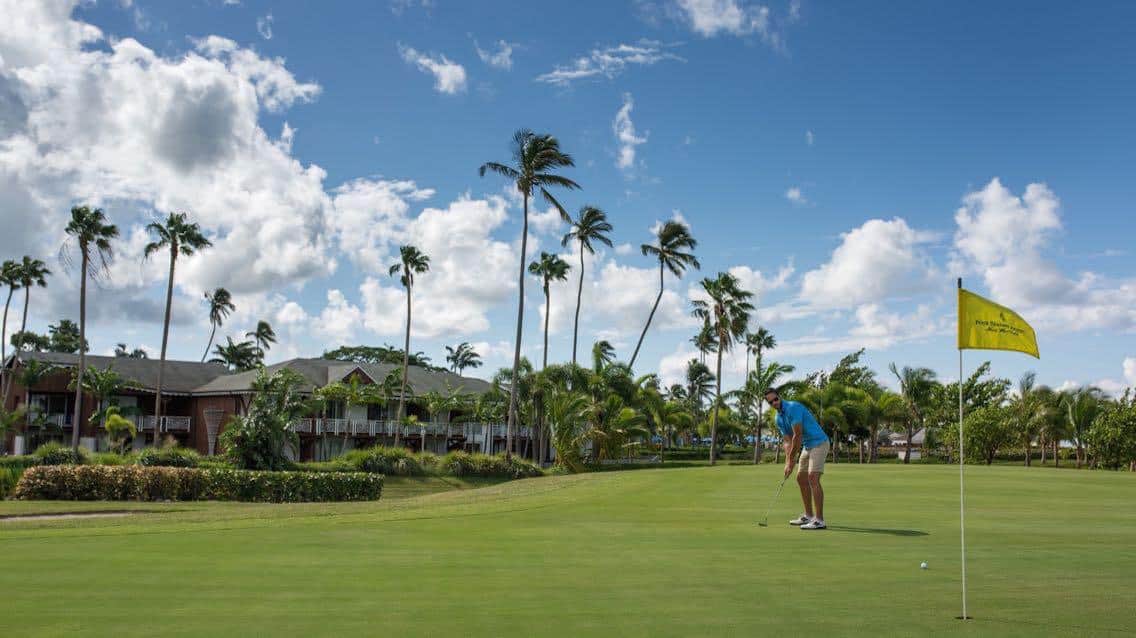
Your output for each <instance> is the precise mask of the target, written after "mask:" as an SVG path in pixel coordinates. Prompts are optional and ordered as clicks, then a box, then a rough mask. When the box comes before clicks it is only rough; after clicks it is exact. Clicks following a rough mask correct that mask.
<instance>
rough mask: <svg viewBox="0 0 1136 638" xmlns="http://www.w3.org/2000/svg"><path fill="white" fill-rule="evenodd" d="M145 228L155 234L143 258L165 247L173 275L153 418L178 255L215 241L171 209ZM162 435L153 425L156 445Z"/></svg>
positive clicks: (158, 410) (158, 415) (158, 414)
mask: <svg viewBox="0 0 1136 638" xmlns="http://www.w3.org/2000/svg"><path fill="white" fill-rule="evenodd" d="M146 230H148V231H150V232H151V233H153V234H154V237H155V239H154V241H151V242H150V243H148V244H146V249H145V251H144V252H143V253H142V259H143V261H145V260H147V259H149V258H150V256H151V255H153V254H154V253H156V252H158V251H160V250H163V249H166V250H169V253H170V275H169V279H168V280H167V282H166V314H165V317H164V319H163V320H162V352H161V354H160V355H159V359H158V385H157V387H156V388H155V389H154V420H155V421H158V422H160V421H161V419H162V383H163V381H164V374H165V370H166V345H167V343H168V342H169V336H170V311H171V309H172V307H173V302H174V271H175V268H176V266H177V259H178V256H183V257H190V256H192V255H194V254H196V253H197V251H199V250H203V249H205V248H208V247H209V246H212V245H213V243H212V242H210V241H209V240H208V239H206V238H205V235H202V234H201V227H200V226H198V225H197V224H196V223H194V222H189V221H188V220H187V219H186V214H185V213H170V214H169V217H167V218H166V221H165V222H164V223H159V222H150V223H149V224H147V225H146ZM160 438H161V434H160V432H159V428H158V427H155V428H154V446H155V447H157V445H158V441H159V439H160Z"/></svg>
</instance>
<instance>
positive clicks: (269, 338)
mask: <svg viewBox="0 0 1136 638" xmlns="http://www.w3.org/2000/svg"><path fill="white" fill-rule="evenodd" d="M245 336H246V337H251V338H252V342H253V343H255V344H256V356H257V358H258V359H260V361H261V363H264V353H265V352H267V351H268V349H269V347H270V346H271V345H272V344H274V343H276V332H275V331H273V330H272V326H271V325H270V324H269V323H268V322H267V321H265V320H264V319H261V320H260V321H258V322H256V330H253V331H252V332H246V333H245Z"/></svg>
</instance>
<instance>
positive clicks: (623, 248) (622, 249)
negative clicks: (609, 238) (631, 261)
mask: <svg viewBox="0 0 1136 638" xmlns="http://www.w3.org/2000/svg"><path fill="white" fill-rule="evenodd" d="M633 252H635V248H634V247H633V246H632V245H631V244H627V243H623V244H618V245H616V247H615V254H617V255H619V256H620V257H626V256H627V255H630V254H631V253H633Z"/></svg>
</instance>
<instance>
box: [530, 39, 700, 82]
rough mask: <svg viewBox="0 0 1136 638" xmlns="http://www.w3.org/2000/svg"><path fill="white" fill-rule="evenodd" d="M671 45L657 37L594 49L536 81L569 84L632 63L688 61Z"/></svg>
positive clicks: (614, 71)
mask: <svg viewBox="0 0 1136 638" xmlns="http://www.w3.org/2000/svg"><path fill="white" fill-rule="evenodd" d="M668 48H669V46H668V45H665V44H663V43H661V42H657V41H655V40H640V41H639V42H637V43H635V44H617V45H615V46H609V47H605V48H602V49H592V50H591V51H590V52H589V53H588V54H587V55H584V56H581V57H579V58H576V59H575V60H574V61H572V63H570V64H566V65H562V66H557V67H556V68H555V69H553V70H552V71H549V72H548V73H543V74H541V75H538V76H537V78H536V81H537V82H545V83H548V84H553V85H556V86H569V85H571V84H572V82H575V81H576V80H584V79H592V78H599V77H605V78H607V79H609V80H610V79H613V78H615V77H617V76H619V75H621V74H622V73H623V72H624V71H626V70H627V68H628V67H630V66H636V65H637V66H651V65H653V64H656V63H658V62H662V61H664V60H677V61H679V62H685V60H683V59H682V58H680V57H679V56H677V55H675V54H673V53H671V52H670V51H668V50H667V49H668Z"/></svg>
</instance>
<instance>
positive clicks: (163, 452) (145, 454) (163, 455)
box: [138, 447, 201, 467]
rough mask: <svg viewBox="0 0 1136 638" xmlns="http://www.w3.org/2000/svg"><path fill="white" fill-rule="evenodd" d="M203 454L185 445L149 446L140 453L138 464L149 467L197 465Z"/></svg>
mask: <svg viewBox="0 0 1136 638" xmlns="http://www.w3.org/2000/svg"><path fill="white" fill-rule="evenodd" d="M200 461H201V455H200V454H198V453H197V451H196V450H190V449H188V448H183V447H163V448H153V447H149V448H146V449H145V450H142V452H141V453H140V454H139V455H138V464H139V465H145V466H148V467H156V466H162V467H197V464H198V463H199V462H200Z"/></svg>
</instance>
